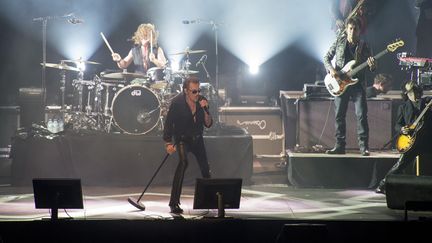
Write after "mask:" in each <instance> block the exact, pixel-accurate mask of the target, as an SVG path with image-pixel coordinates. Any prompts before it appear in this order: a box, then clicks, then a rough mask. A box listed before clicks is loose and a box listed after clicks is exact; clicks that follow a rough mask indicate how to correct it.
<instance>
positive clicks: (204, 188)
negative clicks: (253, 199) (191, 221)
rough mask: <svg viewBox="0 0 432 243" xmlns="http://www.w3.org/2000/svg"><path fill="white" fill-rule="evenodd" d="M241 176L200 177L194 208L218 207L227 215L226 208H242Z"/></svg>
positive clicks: (221, 214) (222, 213) (223, 214)
mask: <svg viewBox="0 0 432 243" xmlns="http://www.w3.org/2000/svg"><path fill="white" fill-rule="evenodd" d="M241 188H242V179H241V178H228V179H227V178H224V179H222V178H218V179H206V178H198V179H196V184H195V195H194V202H193V208H194V209H218V217H221V218H223V217H225V209H226V208H240V197H241Z"/></svg>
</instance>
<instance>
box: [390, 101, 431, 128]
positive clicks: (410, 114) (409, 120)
mask: <svg viewBox="0 0 432 243" xmlns="http://www.w3.org/2000/svg"><path fill="white" fill-rule="evenodd" d="M431 99H432V97H424V98H421V99H420V100H419V103H418V105H416V104H414V103H413V102H411V101H410V100H407V101H405V102H404V103H402V104H401V105H400V106H399V108H398V112H397V118H396V124H395V130H396V132H397V133H399V132H400V131H401V129H402V127H404V126H408V125H411V124H413V123H414V121H415V120H416V119H417V117H418V116H419V115H420V113H421V112H422V111H423V109H424V108H425V107H426V104H427V103H428V102H430V100H431ZM431 113H432V112H431V111H430V110H429V111H428V112H427V113H426V114H425V116H424V117H423V121H422V131H423V130H424V132H425V133H428V134H429V133H431V131H432V114H431Z"/></svg>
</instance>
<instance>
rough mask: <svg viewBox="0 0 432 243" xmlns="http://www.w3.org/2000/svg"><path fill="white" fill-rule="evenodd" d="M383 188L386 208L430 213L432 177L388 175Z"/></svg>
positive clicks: (431, 205)
mask: <svg viewBox="0 0 432 243" xmlns="http://www.w3.org/2000/svg"><path fill="white" fill-rule="evenodd" d="M385 187H386V200H387V207H388V208H391V209H405V206H406V205H407V203H408V207H407V210H414V211H417V210H424V211H432V176H414V175H389V176H387V178H386V185H385Z"/></svg>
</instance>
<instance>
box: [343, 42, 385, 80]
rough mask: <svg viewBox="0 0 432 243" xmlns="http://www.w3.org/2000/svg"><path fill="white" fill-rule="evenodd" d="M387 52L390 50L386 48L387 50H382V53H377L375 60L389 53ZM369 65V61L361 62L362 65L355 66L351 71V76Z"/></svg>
mask: <svg viewBox="0 0 432 243" xmlns="http://www.w3.org/2000/svg"><path fill="white" fill-rule="evenodd" d="M387 53H388V50H387V49H385V50H383V51H381V52H380V53H378V54H376V55H375V56H374V58H375V60H378V59H379V58H381V57H382V56H384V55H385V54H387ZM367 66H368V64H367V61H365V62H363V63H362V64H360V65H358V66H357V67H355V68H353V69H352V70H351V71H350V72H349V74H350V76H351V77H352V76H354V75H356V74H357V73H358V72H360V71H361V70H362V69H363V68H365V67H367Z"/></svg>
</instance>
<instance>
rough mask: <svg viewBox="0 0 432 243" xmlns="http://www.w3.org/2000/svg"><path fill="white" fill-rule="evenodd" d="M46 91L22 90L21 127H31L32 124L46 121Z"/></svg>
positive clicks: (20, 91)
mask: <svg viewBox="0 0 432 243" xmlns="http://www.w3.org/2000/svg"><path fill="white" fill-rule="evenodd" d="M43 95H44V91H43V90H42V89H40V88H20V89H19V105H20V114H21V126H23V127H30V126H31V125H32V123H40V122H43V121H44V104H43Z"/></svg>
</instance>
